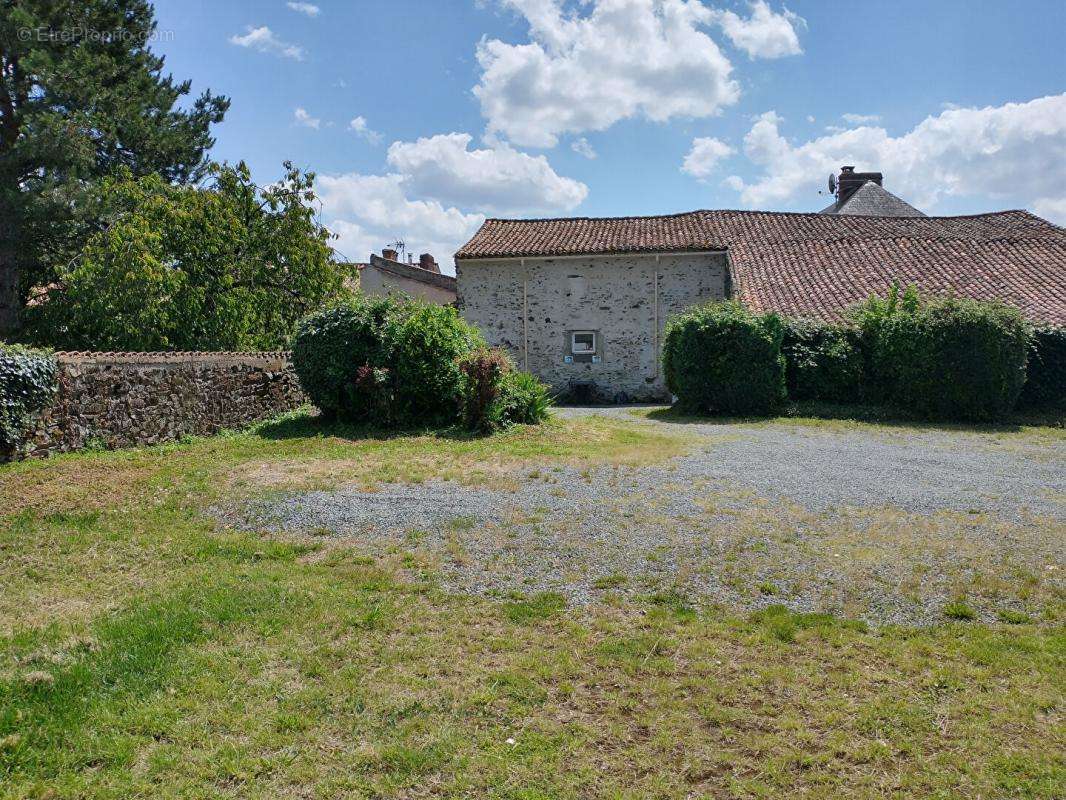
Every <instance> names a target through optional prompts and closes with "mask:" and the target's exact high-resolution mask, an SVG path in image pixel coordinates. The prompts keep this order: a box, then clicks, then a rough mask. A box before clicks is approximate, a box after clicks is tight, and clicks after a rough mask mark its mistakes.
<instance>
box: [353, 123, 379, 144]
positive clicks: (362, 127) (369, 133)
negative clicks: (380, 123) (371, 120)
mask: <svg viewBox="0 0 1066 800" xmlns="http://www.w3.org/2000/svg"><path fill="white" fill-rule="evenodd" d="M348 130H350V131H352V132H354V133H355V134H356V135H357V136H362V137H363V138H364V139H366V140H367V141H368V142H370V144H377V143H378V142H380V141H381V134H380V133H378V132H377V131H375V130H371V128H370V125H369V124H368V123H367V121H366V118H365V117H353V118H352V121H351V122H349V123H348Z"/></svg>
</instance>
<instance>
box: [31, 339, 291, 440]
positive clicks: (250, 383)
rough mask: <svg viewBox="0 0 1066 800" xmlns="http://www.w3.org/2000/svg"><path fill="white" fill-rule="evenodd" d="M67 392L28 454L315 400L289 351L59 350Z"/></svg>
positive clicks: (177, 431) (264, 414)
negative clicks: (299, 378)
mask: <svg viewBox="0 0 1066 800" xmlns="http://www.w3.org/2000/svg"><path fill="white" fill-rule="evenodd" d="M56 361H57V362H58V364H59V393H58V395H57V397H56V400H55V402H54V403H53V404H52V405H51V406H50V407H49V408H47V409H46V410H45V411H43V412H42V413H41V414H40V415H39V416H38V417H37V419H36V420H35V421H34V424H33V425H32V427H31V429H30V430H29V432H28V434H27V437H26V439H25V444H24V446H23V450H22V452H21V453H20V454H19V455H20V456H22V457H25V456H46V455H50V454H53V453H60V452H65V451H69V450H79V449H81V448H84V447H86V446H89V445H92V446H102V447H107V448H119V447H134V446H139V445H148V444H159V443H161V442H167V441H172V440H174V439H177V438H180V437H181V436H184V435H196V436H208V435H212V434H215V433H218V432H219V431H221V430H225V429H234V428H240V427H243V426H247V425H250V424H252V423H254V422H259V421H261V420H264V419H268V418H270V417H272V416H275V415H277V414H280V413H282V412H285V411H290V410H292V409H295V408H297V407H299V406H300V405H302V404H303V403H305V402H307V400H306V398H305V396H304V394H303V392H302V391H301V389H300V384H299V382H298V381H297V379H296V375H295V373H294V372H293V370H292V366H291V364H290V363H289V359H288V354H287V353H57V354H56Z"/></svg>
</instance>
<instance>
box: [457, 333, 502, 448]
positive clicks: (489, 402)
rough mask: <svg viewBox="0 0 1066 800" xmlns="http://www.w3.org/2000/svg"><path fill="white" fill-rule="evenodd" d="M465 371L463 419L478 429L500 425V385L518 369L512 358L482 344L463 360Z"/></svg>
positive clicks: (462, 366) (485, 429)
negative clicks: (505, 377) (512, 362)
mask: <svg viewBox="0 0 1066 800" xmlns="http://www.w3.org/2000/svg"><path fill="white" fill-rule="evenodd" d="M459 369H460V370H461V371H462V373H463V381H464V385H463V397H462V403H463V422H464V423H465V424H466V426H467V427H468V428H470V429H471V430H474V431H491V430H493V429H494V428H496V427H498V426H499V422H500V420H499V414H498V409H499V399H500V384H501V383H502V381H503V377H504V375H506V374H508V373H510V372H512V371H513V370H514V365H512V364H511V359H510V358H509V357H508V356H507V354H506V353H505V352H503V351H502V350H499V349H497V348H491V349H490V348H487V347H479V348H478V349H476V350H474V351H472V352H471V353H469V354H467V355H466V356H464V357H463V358H462V359H460V361H459Z"/></svg>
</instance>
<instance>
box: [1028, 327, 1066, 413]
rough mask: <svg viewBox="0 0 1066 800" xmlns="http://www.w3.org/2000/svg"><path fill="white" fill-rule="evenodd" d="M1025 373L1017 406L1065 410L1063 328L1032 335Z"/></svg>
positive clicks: (1065, 346)
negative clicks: (1023, 384) (1025, 378)
mask: <svg viewBox="0 0 1066 800" xmlns="http://www.w3.org/2000/svg"><path fill="white" fill-rule="evenodd" d="M1027 372H1028V378H1027V380H1026V381H1025V386H1023V387H1022V395H1021V397H1020V398H1019V400H1018V405H1020V406H1022V407H1024V408H1034V409H1049V410H1066V328H1040V329H1038V330H1036V331H1034V332H1033V340H1032V344H1031V346H1030V348H1029V365H1028V369H1027Z"/></svg>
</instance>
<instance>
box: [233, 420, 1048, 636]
mask: <svg viewBox="0 0 1066 800" xmlns="http://www.w3.org/2000/svg"><path fill="white" fill-rule="evenodd" d="M560 413H562V414H564V415H567V416H574V415H581V414H589V413H596V414H609V415H612V416H616V417H619V418H622V419H626V420H628V421H629V422H631V424H633V425H655V426H667V427H668V428H669V429H670V430H671V431H673V432H675V433H676V432H680V433H682V434H684V435H686V436H691V437H692V438H693V442H694V447H693V449H692V451H691V452H690V453H689V454H688V455H685V456H682V457H679V458H673V459H670V460H668V461H665V462H663V463H661V464H658V465H655V466H649V467H639V468H628V467H615V466H603V467H600V468H597V469H593V470H577V469H574V468H570V467H562V466H558V465H544V466H542V467H539V468H536V467H526V468H524V469H523V470H522V471H521V477H522V478H523V480H521V481H520V482H519V484H518V485H519V487H520V488H519V489H518V490H517V491H513V492H512V491H500V490H497V489H493V488H476V487H473V488H472V487H463V486H457V485H453V484H446V483H424V484H417V485H399V484H390V485H387V486H382V487H380V489H379V490H378V491H373V492H366V491H360V490H356V489H352V488H343V489H339V490H336V491H318V492H305V493H299V494H292V495H288V496H283V497H280V498H277V497H274V498H271V499H269V500H262V499H261V500H255V501H250V502H249V503H248V504H247V505H245V506H243V507H241V508H236V509H229V510H227V511H221V512H218V514H219V516H220V517H221V518H222V519H223V520H224V521H225V522H226V523H227V524H232V525H237V526H241V527H248V528H252V529H263V530H269V531H296V532H300V531H303V532H312V533H315V534H316V535H322V534H329V535H333V536H337V537H344V538H345V539H348V540H350V541H353V542H356V543H358V545H359V546H360V547H363V548H365V549H367V550H368V551H370V552H376V553H385V552H390V551H396V550H398V549H399V550H403V551H421V552H424V553H426V554H427V556H428V557H430V558H431V559H432V560H433V561H435V562H436V563H437V564H439V568H440V572H441V574H442V575H443V576H444V580H445V581H446V582H447V584H449V585H450V586H452V587H454V588H457V589H459V590H461V591H468V592H475V593H479V594H497V593H502V594H510V593H514V592H522V593H533V592H539V591H556V592H561V593H563V594H565V595H566V596H567V598H568V599H569V601H570V602H572V603H588V602H596V601H598V600H600V599H602V598H603V596H604V595H605V594H606V593H608V592H613V593H618V594H622V595H647V594H650V593H654V592H659V591H664V590H676V591H680V592H682V593H683V594H685V595H686V596H687V597H688V598H690V600H691V601H692V602H694V603H696V602H699V603H709V604H720V605H723V606H725V607H727V608H729V609H733V610H737V609H740V610H751V609H756V608H760V607H764V606H766V605H769V604H771V603H783V604H785V605H788V606H790V607H792V608H794V609H797V610H801V611H829V612H833V613H840V614H845V615H847V616H849V617H858V618H861V619H865V620H866V621H868V622H870V623H872V624H875V625H880V624H889V623H899V624H919V625H921V624H929V623H933V622H937V621H940V620H942V619H943V618H944V616H943V614H944V607H945V605H947V604H948V603H950V602H952V601H953V600H956V599H958V598H965V600H966V602H967V604H969V605H970V606H971V607H973V608H974V609H975V610H976V611H977V613H978V615H979V616H980V617H981V618H983V619H994V618H995V617H996V615H997V614H999V613H1002V612H1003V611H1005V610H1010V611H1015V612H1025V613H1028V614H1034V615H1038V614H1040V613H1042V611H1043V610H1044V609H1045V608H1046V607H1047V606H1048V605H1049V604H1055V603H1060V604H1061V598H1062V597H1063V593H1064V592H1066V582H1064V580H1063V570H1064V569H1066V442H1063V441H1062V440H1058V439H1040V438H1037V437H1023V436H1009V435H1008V436H997V435H994V434H983V433H976V432H956V431H949V430H935V429H927V430H914V429H907V428H899V429H895V428H888V427H869V426H856V427H854V428H844V427H841V426H805V425H793V424H789V423H781V422H775V423H762V424H742V423H740V424H680V423H671V422H663V421H650V420H645V419H642V418H638V417H635V416H634V415H633V414H632V413H631V412H630V410H628V409H618V408H612V409H563V410H561V412H560Z"/></svg>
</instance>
